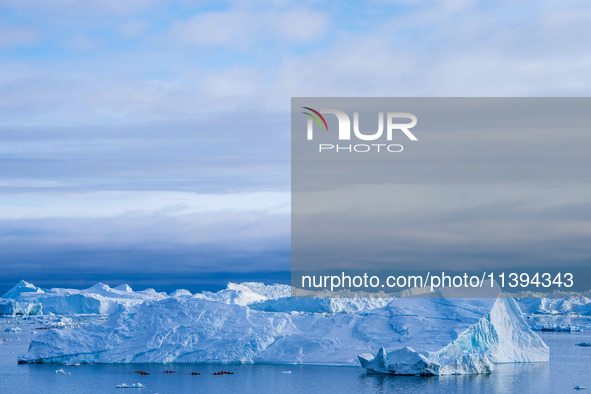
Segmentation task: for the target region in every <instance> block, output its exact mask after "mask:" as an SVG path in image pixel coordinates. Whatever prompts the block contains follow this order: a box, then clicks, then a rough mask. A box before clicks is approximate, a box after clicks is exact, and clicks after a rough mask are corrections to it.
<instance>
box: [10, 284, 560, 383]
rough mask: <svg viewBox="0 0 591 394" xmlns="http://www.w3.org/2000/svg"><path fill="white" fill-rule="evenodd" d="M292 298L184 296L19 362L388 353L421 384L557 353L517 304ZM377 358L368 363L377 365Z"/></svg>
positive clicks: (57, 340) (62, 339) (336, 359)
mask: <svg viewBox="0 0 591 394" xmlns="http://www.w3.org/2000/svg"><path fill="white" fill-rule="evenodd" d="M130 294H134V293H130ZM156 294H160V293H156ZM290 294H291V293H290V288H289V286H286V285H264V284H260V283H242V284H234V283H230V284H228V287H227V288H226V289H224V290H222V291H220V292H217V293H212V292H203V293H200V294H195V295H192V296H189V295H188V294H186V293H185V292H179V293H177V294H171V296H164V295H163V296H162V297H161V298H159V297H154V298H151V299H149V302H142V303H129V304H125V305H122V307H120V308H118V309H117V310H115V311H114V312H113V313H112V314H111V315H110V316H108V318H107V319H106V320H99V321H92V322H89V323H87V324H84V325H80V326H78V327H65V328H61V329H49V330H44V332H43V333H40V334H39V335H36V336H35V337H34V338H33V339H32V340H31V343H30V346H29V349H28V351H27V353H26V354H24V355H22V356H21V357H20V358H19V362H20V363H202V362H207V363H274V364H309V365H346V366H358V365H359V362H360V361H361V359H362V358H358V355H359V354H368V353H373V352H374V351H376V350H377V349H381V348H383V350H381V351H380V352H381V354H382V355H385V357H386V358H385V359H384V360H385V361H384V364H383V365H384V366H387V365H390V364H392V363H394V364H396V365H398V366H397V367H396V368H398V369H397V370H398V371H400V368H402V367H401V366H402V365H403V364H404V363H407V364H409V362H410V361H413V362H412V365H414V367H413V366H408V367H407V368H408V369H407V371H408V373H411V372H413V371H416V370H419V371H420V372H418V373H419V374H421V373H423V374H430V373H434V374H449V373H476V372H475V371H478V372H483V371H488V370H492V367H491V365H492V363H496V362H538V361H539V362H543V361H548V354H549V351H548V347H547V346H546V345H545V344H544V342H543V341H542V340H541V339H540V338H539V337H538V336H537V334H535V333H534V332H533V331H532V330H531V329H530V328H529V326H528V325H527V323H526V322H525V320H524V319H523V316H522V314H521V311H520V309H519V307H518V306H517V304H516V303H515V301H514V300H513V299H511V298H503V297H501V298H497V299H495V298H490V299H489V298H487V299H456V298H449V299H446V298H396V299H299V298H291V297H290ZM397 349H398V350H397ZM400 349H403V350H400ZM413 349H419V350H420V352H417V351H415V350H413ZM370 357H371V356H364V357H363V360H364V361H361V362H362V363H365V362H367V363H373V364H377V363H378V361H379V360H374V358H370ZM382 358H383V357H382ZM409 360H410V361H409ZM373 364H372V365H373ZM368 365H369V364H366V365H365V366H368ZM380 365H381V364H380ZM409 365H410V364H409ZM383 368H386V367H382V366H379V367H378V366H375V367H372V368H369V369H373V370H380V369H383ZM413 368H414V369H413Z"/></svg>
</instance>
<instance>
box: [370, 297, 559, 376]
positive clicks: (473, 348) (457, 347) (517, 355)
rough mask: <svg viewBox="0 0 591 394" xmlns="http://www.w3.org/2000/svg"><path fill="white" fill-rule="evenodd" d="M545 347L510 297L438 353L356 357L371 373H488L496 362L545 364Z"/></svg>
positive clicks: (400, 352)
mask: <svg viewBox="0 0 591 394" xmlns="http://www.w3.org/2000/svg"><path fill="white" fill-rule="evenodd" d="M548 360H549V349H548V347H547V345H546V344H545V343H544V342H543V341H542V340H541V339H540V337H538V336H537V335H536V334H535V333H534V332H533V331H532V330H531V329H530V328H529V326H528V324H527V322H526V321H525V319H524V318H523V316H522V314H521V311H520V309H519V307H518V305H517V304H516V302H515V301H514V300H513V299H512V298H504V297H499V298H498V299H497V300H496V301H495V304H494V306H493V307H492V309H491V311H490V313H488V314H487V315H486V316H484V317H482V318H481V319H480V320H479V321H478V323H476V324H474V325H472V326H471V327H469V328H468V329H467V330H466V331H464V332H462V333H461V334H460V335H459V336H458V338H457V339H455V340H454V341H452V342H451V343H450V344H448V345H447V346H445V347H443V348H442V349H441V350H438V351H435V352H431V351H425V352H417V351H416V350H414V349H412V348H409V347H404V348H402V349H397V350H394V351H391V352H387V351H386V349H384V348H381V349H380V351H379V352H378V354H377V356H376V357H373V356H372V355H367V354H363V355H360V356H359V361H360V363H361V365H362V366H363V367H364V368H365V369H367V370H368V371H370V372H378V373H385V374H394V375H455V374H479V373H490V372H492V370H493V369H494V364H495V363H507V362H546V361H548Z"/></svg>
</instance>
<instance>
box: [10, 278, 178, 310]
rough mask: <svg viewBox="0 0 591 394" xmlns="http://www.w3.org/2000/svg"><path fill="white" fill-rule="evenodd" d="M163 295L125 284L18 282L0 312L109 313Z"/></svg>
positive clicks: (162, 297) (164, 295)
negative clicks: (63, 285) (47, 285)
mask: <svg viewBox="0 0 591 394" xmlns="http://www.w3.org/2000/svg"><path fill="white" fill-rule="evenodd" d="M165 298H168V295H167V294H166V293H158V292H156V291H155V290H154V289H147V290H143V291H136V292H134V291H133V290H132V289H131V287H129V286H128V285H126V284H124V285H120V286H117V287H115V288H111V287H109V286H107V285H106V284H103V283H97V284H96V285H94V286H92V287H89V288H88V289H83V290H77V289H60V288H54V289H40V288H38V287H36V286H34V285H32V284H31V283H28V282H25V281H20V282H19V283H18V284H17V285H16V286H14V287H13V288H12V289H10V290H9V291H8V292H7V293H6V294H4V295H3V296H2V299H3V301H2V302H0V311H2V310H4V309H5V310H6V311H7V312H10V311H11V310H16V311H17V312H16V313H5V314H19V312H20V314H56V315H73V314H111V313H113V312H115V311H116V310H118V309H119V308H120V307H122V306H124V307H125V306H131V305H136V304H140V303H142V302H145V301H152V300H162V299H165ZM5 305H7V306H5ZM0 313H2V312H0Z"/></svg>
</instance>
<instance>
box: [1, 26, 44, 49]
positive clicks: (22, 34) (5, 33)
mask: <svg viewBox="0 0 591 394" xmlns="http://www.w3.org/2000/svg"><path fill="white" fill-rule="evenodd" d="M39 38H40V36H39V33H38V32H37V31H36V30H35V29H32V28H29V27H27V26H14V25H2V24H0V50H2V49H9V48H16V47H22V46H28V45H33V44H35V43H37V42H38V41H39Z"/></svg>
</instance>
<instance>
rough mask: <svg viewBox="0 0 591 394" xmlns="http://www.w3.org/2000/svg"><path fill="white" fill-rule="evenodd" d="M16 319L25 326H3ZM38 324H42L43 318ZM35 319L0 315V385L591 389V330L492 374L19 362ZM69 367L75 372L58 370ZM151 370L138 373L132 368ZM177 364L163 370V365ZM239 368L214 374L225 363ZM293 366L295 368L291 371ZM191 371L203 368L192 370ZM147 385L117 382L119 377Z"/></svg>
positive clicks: (43, 388) (74, 389)
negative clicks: (537, 358)
mask: <svg viewBox="0 0 591 394" xmlns="http://www.w3.org/2000/svg"><path fill="white" fill-rule="evenodd" d="M14 326H18V327H20V328H21V329H22V330H23V331H22V332H16V333H13V332H5V328H7V327H14ZM37 326H38V325H37ZM35 327H36V325H35V322H34V321H27V320H21V319H13V318H0V329H1V331H0V393H1V394H9V393H67V394H69V393H119V394H121V393H128V392H132V393H133V392H140V393H143V394H147V393H161V394H164V393H174V394H178V393H185V392H186V393H306V394H310V393H405V394H410V393H577V392H579V391H576V390H574V389H573V387H574V386H577V385H579V386H584V387H587V388H588V391H581V392H589V393H591V347H580V346H575V344H576V343H578V342H591V333H589V332H585V333H540V336H541V337H542V339H544V341H545V342H546V343H547V344H548V346H550V363H537V364H502V365H497V368H496V370H495V372H494V373H492V374H490V375H475V376H441V377H403V376H383V375H372V374H367V373H365V371H364V370H363V369H362V368H356V367H347V368H345V367H317V366H293V365H225V366H220V365H178V364H168V365H154V364H134V365H80V366H73V367H67V366H62V365H17V362H16V360H17V357H18V355H20V354H23V353H24V352H25V351H26V349H27V347H28V343H29V340H30V338H31V336H32V335H33V334H32V332H33V331H34V330H35ZM61 368H63V369H64V370H65V371H66V372H69V373H70V375H58V374H56V373H55V371H56V370H57V369H61ZM138 369H141V370H144V371H147V372H149V373H150V375H147V376H140V375H138V374H136V373H134V371H136V370H138ZM167 369H170V370H173V371H175V372H176V373H174V374H165V373H163V372H164V371H165V370H167ZM221 369H223V370H227V371H232V372H234V374H233V375H222V376H215V375H211V374H212V373H213V372H216V371H219V370H221ZM286 371H291V373H285V372H286ZM191 372H199V373H201V375H198V376H194V375H191ZM138 382H140V383H142V384H143V385H144V386H145V388H143V389H118V388H116V387H115V386H116V385H118V384H121V383H126V384H128V385H131V384H133V383H138Z"/></svg>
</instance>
